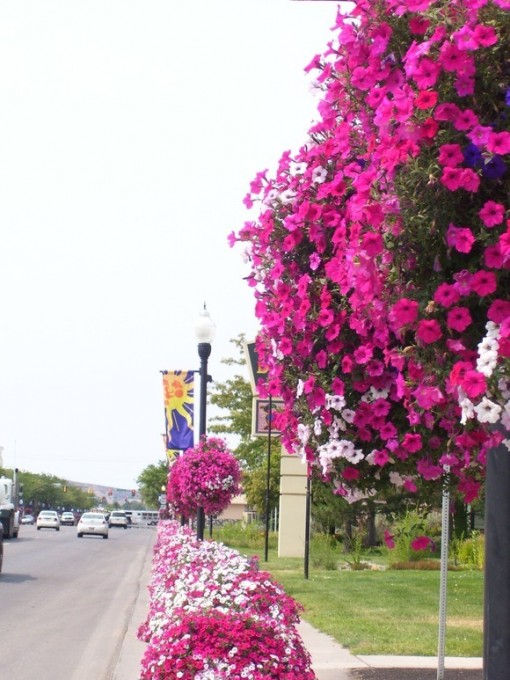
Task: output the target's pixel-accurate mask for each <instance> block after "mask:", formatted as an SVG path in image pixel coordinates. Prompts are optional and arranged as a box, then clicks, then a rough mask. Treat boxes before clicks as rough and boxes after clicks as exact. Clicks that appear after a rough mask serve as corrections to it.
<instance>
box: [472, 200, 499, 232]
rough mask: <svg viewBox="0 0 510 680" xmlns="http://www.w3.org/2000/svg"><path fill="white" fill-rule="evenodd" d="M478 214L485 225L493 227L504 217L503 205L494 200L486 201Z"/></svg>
mask: <svg viewBox="0 0 510 680" xmlns="http://www.w3.org/2000/svg"><path fill="white" fill-rule="evenodd" d="M478 214H479V215H480V219H481V220H482V222H483V223H484V224H485V226H486V227H488V228H491V227H495V226H496V225H497V224H501V223H502V222H503V220H504V219H505V206H504V205H502V204H501V203H496V201H486V202H485V203H484V204H483V207H482V209H481V210H480V212H479V213H478Z"/></svg>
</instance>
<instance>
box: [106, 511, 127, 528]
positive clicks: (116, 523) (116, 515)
mask: <svg viewBox="0 0 510 680" xmlns="http://www.w3.org/2000/svg"><path fill="white" fill-rule="evenodd" d="M108 524H109V526H110V528H111V527H123V528H124V529H127V528H128V524H129V522H128V518H127V515H126V513H125V512H122V510H112V512H111V513H110V517H109V518H108Z"/></svg>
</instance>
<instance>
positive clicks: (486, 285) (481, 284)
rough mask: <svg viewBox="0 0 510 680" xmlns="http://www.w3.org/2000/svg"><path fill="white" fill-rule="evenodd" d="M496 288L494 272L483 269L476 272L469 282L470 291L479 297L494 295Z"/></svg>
mask: <svg viewBox="0 0 510 680" xmlns="http://www.w3.org/2000/svg"><path fill="white" fill-rule="evenodd" d="M496 288H497V279H496V275H495V274H494V272H488V271H485V270H483V269H481V270H480V271H478V272H476V274H474V275H473V278H472V280H471V290H472V291H473V292H474V293H477V294H478V295H479V296H480V297H484V296H485V295H490V294H491V293H494V292H495V290H496Z"/></svg>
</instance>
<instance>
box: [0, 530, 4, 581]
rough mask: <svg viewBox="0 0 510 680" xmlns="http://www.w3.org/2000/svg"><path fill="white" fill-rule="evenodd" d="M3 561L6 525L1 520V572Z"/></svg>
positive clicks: (0, 570)
mask: <svg viewBox="0 0 510 680" xmlns="http://www.w3.org/2000/svg"><path fill="white" fill-rule="evenodd" d="M3 563H4V527H3V525H2V523H1V522H0V574H1V573H2V565H3Z"/></svg>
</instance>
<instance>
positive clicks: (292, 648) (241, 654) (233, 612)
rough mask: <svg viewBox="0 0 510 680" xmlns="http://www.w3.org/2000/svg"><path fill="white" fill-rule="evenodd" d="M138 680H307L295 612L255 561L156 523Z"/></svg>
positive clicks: (310, 675) (292, 603)
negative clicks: (147, 609)
mask: <svg viewBox="0 0 510 680" xmlns="http://www.w3.org/2000/svg"><path fill="white" fill-rule="evenodd" d="M152 567H153V568H152V580H151V584H150V586H149V593H150V604H149V613H148V616H147V619H146V620H145V622H144V623H143V624H142V625H141V626H140V628H139V631H138V637H139V639H140V640H143V641H145V642H147V648H146V651H145V654H144V657H143V659H142V668H141V674H140V678H141V680H173V679H174V678H179V679H182V680H187V679H190V680H191V679H192V678H194V679H195V680H221V679H225V680H234V679H237V678H250V679H251V680H258V679H262V678H281V679H282V680H298V679H299V680H313V678H315V674H314V673H313V671H312V670H311V666H310V663H311V660H310V655H309V654H308V652H307V651H306V649H305V648H304V647H303V643H302V641H301V638H300V637H299V634H298V632H297V628H296V626H297V623H298V622H299V605H298V604H297V603H296V602H295V601H294V600H293V599H292V598H291V597H289V596H288V595H286V594H285V592H284V590H283V589H282V587H281V586H280V585H279V584H278V583H276V582H275V581H274V580H273V579H272V577H271V576H270V575H269V574H267V573H266V572H263V571H260V570H259V569H258V564H257V561H256V559H247V558H245V557H243V556H241V555H240V554H239V553H238V552H237V551H235V550H232V549H230V548H227V547H226V546H224V545H222V544H220V543H215V542H208V541H198V540H197V539H196V537H195V536H194V534H193V533H192V532H191V531H190V530H189V529H187V528H186V527H180V526H178V524H177V523H175V522H171V521H165V522H160V524H159V527H158V538H157V541H156V544H155V547H154V558H153V565H152Z"/></svg>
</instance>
